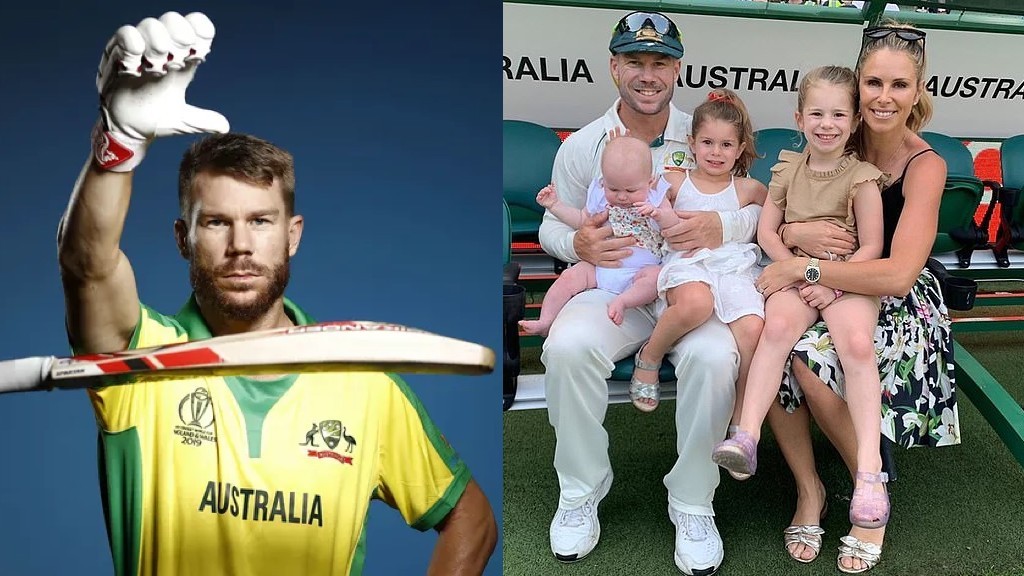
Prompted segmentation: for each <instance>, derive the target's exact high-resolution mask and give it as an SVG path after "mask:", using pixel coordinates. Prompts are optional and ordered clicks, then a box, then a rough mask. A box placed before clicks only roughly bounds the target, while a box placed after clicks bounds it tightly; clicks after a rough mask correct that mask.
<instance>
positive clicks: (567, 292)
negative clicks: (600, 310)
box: [519, 262, 597, 336]
mask: <svg viewBox="0 0 1024 576" xmlns="http://www.w3.org/2000/svg"><path fill="white" fill-rule="evenodd" d="M596 287H597V269H596V268H595V267H594V265H593V264H591V263H589V262H577V263H576V264H574V265H573V266H571V267H569V268H568V269H567V270H565V271H564V272H562V273H561V274H559V275H558V279H557V280H555V281H554V283H552V284H551V287H550V288H548V291H547V293H545V294H544V302H543V304H541V307H540V318H538V319H536V320H520V321H519V325H520V326H522V328H523V332H526V333H527V334H540V335H541V336H547V335H548V330H549V329H550V328H551V323H552V322H554V321H555V317H556V316H558V313H559V312H561V311H562V308H564V307H565V303H566V302H568V301H569V299H570V298H572V297H573V296H575V295H577V294H579V293H580V292H583V291H584V290H589V289H590V288H596Z"/></svg>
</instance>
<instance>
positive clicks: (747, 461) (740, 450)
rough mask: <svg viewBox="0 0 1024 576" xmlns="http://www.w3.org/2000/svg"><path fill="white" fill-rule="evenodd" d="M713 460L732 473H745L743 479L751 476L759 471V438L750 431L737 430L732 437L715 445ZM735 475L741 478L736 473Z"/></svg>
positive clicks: (712, 454) (712, 453)
mask: <svg viewBox="0 0 1024 576" xmlns="http://www.w3.org/2000/svg"><path fill="white" fill-rule="evenodd" d="M711 460H712V461H713V462H714V463H715V464H718V465H719V466H721V467H722V468H725V469H726V470H728V471H729V472H730V473H733V472H735V473H736V474H739V475H744V474H745V475H746V476H745V477H744V478H742V479H743V480H745V479H746V478H750V477H751V476H753V475H754V472H756V471H757V440H754V437H753V436H751V435H750V433H749V432H745V431H743V430H736V433H735V434H734V435H733V436H732V438H729V439H728V440H724V441H722V442H719V443H718V444H717V445H716V446H715V449H714V450H713V451H712V452H711ZM734 477H736V479H737V480H739V479H741V478H739V477H737V476H735V474H734Z"/></svg>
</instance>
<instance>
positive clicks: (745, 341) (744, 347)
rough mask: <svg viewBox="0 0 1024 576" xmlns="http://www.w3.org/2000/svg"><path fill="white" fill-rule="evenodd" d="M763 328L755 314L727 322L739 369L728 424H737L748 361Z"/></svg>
mask: <svg viewBox="0 0 1024 576" xmlns="http://www.w3.org/2000/svg"><path fill="white" fill-rule="evenodd" d="M763 328H764V320H762V319H761V317H760V316H757V315H755V314H748V315H746V316H741V317H739V318H737V319H736V320H733V321H732V322H730V323H729V329H730V330H732V337H733V338H734V339H735V340H736V349H737V350H738V351H739V353H740V371H739V374H738V375H737V377H736V403H735V404H734V405H733V409H732V420H730V421H729V424H734V425H739V422H740V411H741V410H742V409H743V395H744V392H745V391H746V388H747V374H749V373H750V361H751V360H752V359H753V356H754V349H755V348H756V347H757V341H758V339H760V338H761V330H762V329H763Z"/></svg>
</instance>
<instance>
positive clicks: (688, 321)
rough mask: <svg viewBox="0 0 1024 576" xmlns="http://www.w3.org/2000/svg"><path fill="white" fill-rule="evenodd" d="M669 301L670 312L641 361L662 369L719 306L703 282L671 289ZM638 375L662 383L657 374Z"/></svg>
mask: <svg viewBox="0 0 1024 576" xmlns="http://www.w3.org/2000/svg"><path fill="white" fill-rule="evenodd" d="M666 298H667V300H668V308H666V309H665V312H663V313H662V315H661V317H660V318H658V323H657V324H655V325H654V331H653V332H652V333H651V338H650V340H648V341H647V344H645V345H644V347H643V349H641V350H640V359H641V360H643V361H645V362H648V363H651V364H657V365H658V366H661V363H662V361H663V360H664V359H665V354H667V353H668V351H669V349H670V348H672V346H673V345H674V344H675V343H676V342H677V341H678V340H679V339H680V338H682V337H683V336H685V335H686V333H687V332H689V331H690V330H693V329H694V328H696V327H697V326H700V325H701V324H703V323H704V322H705V321H706V320H707V319H708V318H710V317H711V314H712V313H713V312H714V306H715V302H714V299H713V297H712V295H711V289H710V288H708V285H707V284H705V283H703V282H687V283H686V284H680V285H679V286H674V287H672V288H669V289H668V291H667V292H666ZM637 372H640V374H638V373H637ZM634 374H635V375H637V376H638V380H640V381H641V382H649V383H655V382H657V381H658V373H657V370H641V371H634Z"/></svg>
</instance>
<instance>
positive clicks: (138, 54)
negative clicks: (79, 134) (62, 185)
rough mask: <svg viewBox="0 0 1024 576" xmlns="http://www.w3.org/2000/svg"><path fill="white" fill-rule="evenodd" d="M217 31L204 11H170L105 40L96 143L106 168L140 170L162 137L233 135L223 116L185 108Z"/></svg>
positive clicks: (95, 152) (98, 81) (98, 158)
mask: <svg viewBox="0 0 1024 576" xmlns="http://www.w3.org/2000/svg"><path fill="white" fill-rule="evenodd" d="M214 33H215V30H214V27H213V22H210V19H209V18H207V17H206V16H205V15H204V14H201V13H199V12H193V13H191V14H189V15H188V16H182V15H181V14H178V13H177V12H168V13H166V14H164V15H163V16H161V17H160V19H159V20H157V19H156V18H146V19H145V20H143V21H142V22H139V25H138V26H122V27H121V28H120V29H118V31H117V33H116V34H114V37H113V38H111V39H110V41H109V42H107V47H106V49H105V50H104V51H103V57H102V58H101V59H100V66H99V71H97V73H96V89H97V90H98V91H99V95H100V119H99V121H98V122H97V123H96V127H95V128H94V129H93V138H92V150H93V156H95V158H96V163H97V164H98V165H99V166H100V167H101V168H103V169H105V170H111V171H114V172H129V171H131V170H134V169H135V167H136V166H138V165H139V163H141V162H142V159H143V157H144V156H145V155H146V148H147V147H148V146H149V143H150V142H152V141H153V139H154V138H157V137H160V136H168V135H172V134H196V133H200V132H227V131H228V121H227V119H226V118H224V116H222V115H221V114H218V113H217V112H214V111H213V110H205V109H202V108H196V107H195V106H191V105H189V104H186V103H185V90H186V89H187V88H188V85H189V82H191V81H192V77H193V76H195V73H196V67H197V66H199V64H201V63H202V62H204V61H206V55H207V54H209V53H210V46H211V44H212V43H213V36H214Z"/></svg>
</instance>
